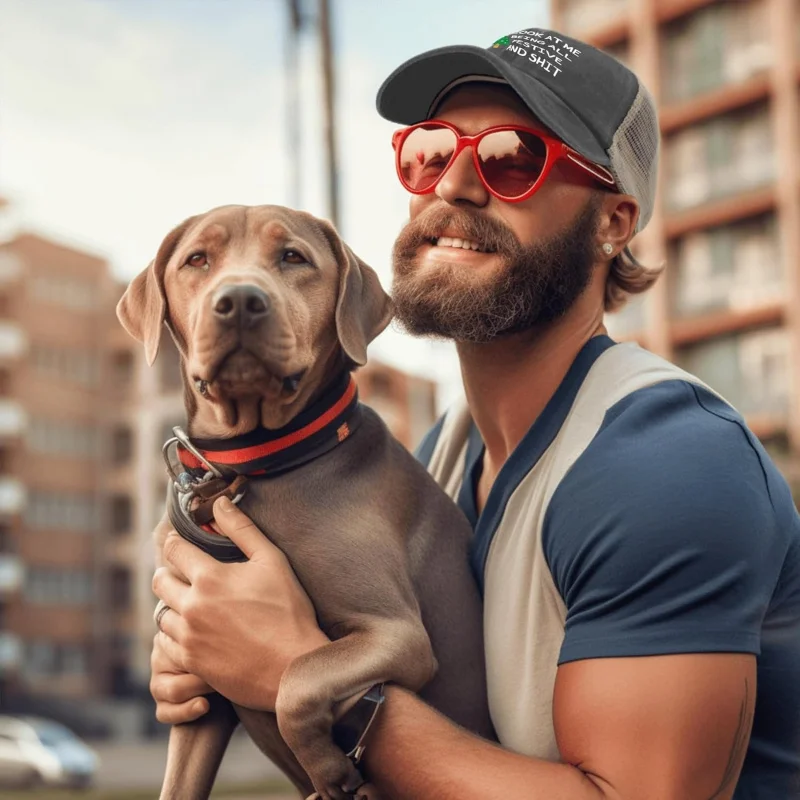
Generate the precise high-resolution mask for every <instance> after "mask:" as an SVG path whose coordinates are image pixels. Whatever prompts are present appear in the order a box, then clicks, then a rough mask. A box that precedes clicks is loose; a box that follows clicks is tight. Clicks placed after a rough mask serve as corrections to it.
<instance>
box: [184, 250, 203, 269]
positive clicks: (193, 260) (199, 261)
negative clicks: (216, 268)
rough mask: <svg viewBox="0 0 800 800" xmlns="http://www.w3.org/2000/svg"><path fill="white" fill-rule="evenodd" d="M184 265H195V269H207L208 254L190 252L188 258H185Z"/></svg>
mask: <svg viewBox="0 0 800 800" xmlns="http://www.w3.org/2000/svg"><path fill="white" fill-rule="evenodd" d="M186 265H187V266H189V267H196V268H197V269H203V268H206V269H208V256H207V255H206V254H205V253H203V252H199V253H192V254H191V255H190V256H189V258H187V259H186Z"/></svg>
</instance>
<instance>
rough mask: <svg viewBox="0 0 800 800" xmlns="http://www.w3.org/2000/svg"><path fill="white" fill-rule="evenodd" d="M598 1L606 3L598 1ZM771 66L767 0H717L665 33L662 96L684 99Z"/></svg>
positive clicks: (668, 99) (744, 79) (738, 80)
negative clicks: (721, 0) (722, 0)
mask: <svg viewBox="0 0 800 800" xmlns="http://www.w3.org/2000/svg"><path fill="white" fill-rule="evenodd" d="M598 5H602V4H599V3H598ZM771 65H772V48H771V46H770V38H769V20H768V18H767V6H766V2H765V0H756V2H748V3H716V4H712V5H710V6H708V7H707V8H703V9H701V10H700V11H697V12H696V13H694V14H691V15H689V16H686V17H683V18H681V19H679V20H678V21H677V22H674V23H672V24H671V25H670V26H669V27H668V28H667V29H666V33H665V36H664V38H663V46H662V65H661V75H662V81H663V83H662V95H663V99H664V102H667V103H669V102H679V101H681V100H686V99H688V98H691V97H695V96H697V95H700V94H703V93H704V92H710V91H713V90H714V89H717V88H718V87H720V86H723V85H725V84H729V83H740V82H742V81H746V80H747V79H749V78H751V77H753V76H754V75H757V74H759V73H761V72H763V71H765V70H767V69H769V68H770V67H771Z"/></svg>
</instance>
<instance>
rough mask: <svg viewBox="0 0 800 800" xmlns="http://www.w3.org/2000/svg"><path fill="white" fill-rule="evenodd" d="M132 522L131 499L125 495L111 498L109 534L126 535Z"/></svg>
mask: <svg viewBox="0 0 800 800" xmlns="http://www.w3.org/2000/svg"><path fill="white" fill-rule="evenodd" d="M132 521H133V508H132V505H131V499H130V497H128V496H127V495H115V496H114V497H112V498H111V532H112V533H114V534H122V533H127V532H128V531H130V529H131V525H132Z"/></svg>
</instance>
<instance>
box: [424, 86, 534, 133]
mask: <svg viewBox="0 0 800 800" xmlns="http://www.w3.org/2000/svg"><path fill="white" fill-rule="evenodd" d="M432 116H435V117H436V118H437V119H444V120H446V121H448V122H452V123H453V124H454V125H456V126H457V127H458V128H460V129H461V130H463V131H464V133H477V132H478V131H480V130H482V129H484V128H486V127H488V126H491V125H524V126H526V127H532V128H538V129H540V130H542V131H545V132H548V129H547V127H546V126H545V125H544V124H543V123H542V122H541V121H540V120H539V119H538V118H537V117H536V116H535V115H534V114H533V113H532V112H531V111H530V109H529V108H528V107H527V106H526V105H525V104H524V103H523V102H522V100H521V99H520V98H519V95H517V93H516V92H515V91H514V90H513V89H512V88H511V87H510V86H507V85H503V84H497V83H482V82H477V81H476V82H474V83H473V82H470V83H462V84H460V85H459V86H456V87H454V88H453V89H451V90H450V91H449V92H448V93H447V94H446V95H445V96H444V97H443V98H442V100H441V102H440V103H439V104H438V106H437V107H436V109H435V111H434V114H432Z"/></svg>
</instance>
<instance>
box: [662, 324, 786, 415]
mask: <svg viewBox="0 0 800 800" xmlns="http://www.w3.org/2000/svg"><path fill="white" fill-rule="evenodd" d="M676 361H677V363H678V364H679V365H680V366H681V367H683V368H684V369H685V370H687V371H688V372H691V373H692V374H694V375H696V376H697V377H698V378H700V379H701V380H702V381H705V382H706V383H707V384H708V385H709V386H711V387H712V388H713V389H714V390H715V391H717V392H719V393H720V394H721V395H722V396H723V397H724V398H725V399H726V400H727V401H728V402H729V403H731V404H732V405H733V406H734V407H735V408H736V409H737V410H738V411H739V412H740V413H742V414H784V413H785V412H786V410H787V408H788V403H789V340H788V337H787V334H786V331H785V330H784V329H782V328H775V329H767V330H762V331H753V332H750V333H743V334H739V335H736V336H723V337H719V338H717V339H713V340H711V341H708V342H702V343H700V344H696V345H692V346H690V347H686V348H684V349H683V350H681V351H680V352H679V353H678V354H677V357H676Z"/></svg>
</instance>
